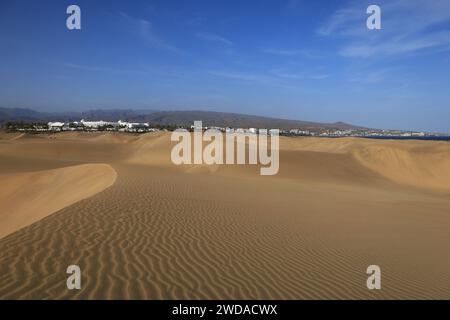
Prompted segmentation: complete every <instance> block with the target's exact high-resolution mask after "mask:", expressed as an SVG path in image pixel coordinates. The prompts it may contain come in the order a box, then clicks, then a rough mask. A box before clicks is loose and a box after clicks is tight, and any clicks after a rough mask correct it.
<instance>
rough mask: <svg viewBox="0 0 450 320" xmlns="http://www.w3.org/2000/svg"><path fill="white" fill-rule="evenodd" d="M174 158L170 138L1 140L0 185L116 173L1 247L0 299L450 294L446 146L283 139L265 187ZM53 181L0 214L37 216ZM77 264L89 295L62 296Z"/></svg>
mask: <svg viewBox="0 0 450 320" xmlns="http://www.w3.org/2000/svg"><path fill="white" fill-rule="evenodd" d="M170 149H171V143H170V135H169V134H167V133H154V134H146V135H142V136H133V135H121V134H90V133H84V134H80V133H77V134H73V133H69V134H57V135H53V136H27V135H3V136H1V138H0V179H2V180H0V182H2V188H4V186H5V185H8V184H10V183H11V181H12V180H8V179H13V180H14V177H16V178H18V179H19V177H23V176H26V177H29V176H33V175H35V174H36V173H37V172H38V173H41V174H43V175H45V173H47V174H48V173H49V172H52V173H53V174H55V172H65V171H66V170H69V171H70V170H73V169H74V168H78V169H80V168H83V166H84V165H88V166H89V168H91V169H92V168H95V166H100V167H101V168H103V169H105V170H107V172H110V173H111V171H108V170H113V171H114V174H116V175H117V177H115V176H114V178H115V180H114V184H112V185H111V186H109V185H108V184H106V185H102V187H100V188H97V189H96V190H94V191H95V192H94V191H92V192H87V191H88V190H84V191H86V192H87V193H86V195H85V196H83V197H81V198H80V199H74V200H73V201H72V202H68V203H66V204H64V203H63V208H60V210H58V211H57V212H55V213H52V214H50V213H51V212H53V211H54V210H47V211H46V214H44V215H43V216H39V215H38V216H39V219H40V220H39V221H36V222H34V223H32V224H31V225H28V226H25V227H23V228H21V229H19V230H17V231H15V232H13V233H11V234H9V235H6V236H4V237H3V238H1V239H0V298H3V299H5V298H13V299H15V298H20V299H60V298H63V299H72V298H74V299H89V298H96V299H134V298H136V299H309V298H314V299H330V298H332V299H335V298H337V299H346V298H351V299H355V298H368V299H372V298H374V299H380V298H388V299H395V298H424V299H428V298H444V299H449V298H450V272H449V270H450V258H449V256H448V254H447V253H448V250H449V244H450V229H449V225H450V162H449V159H450V144H448V143H446V142H432V141H380V140H375V141H372V140H365V139H314V138H281V153H280V172H279V174H278V175H277V176H273V177H263V176H260V175H259V168H258V167H257V166H222V167H220V166H215V167H205V166H186V167H184V166H182V167H176V166H174V165H172V164H171V162H170ZM80 165H81V167H80ZM91 166H94V167H91ZM100 167H99V168H100ZM106 168H108V169H106ZM85 169H86V168H85ZM100 171H101V170H100ZM80 172H81V171H80ZM96 172H97V171H96ZM65 173H66V176H67V177H69V176H71V175H69V174H67V172H65ZM77 174H78V172H77ZM80 174H81V176H80V178H82V179H85V180H84V183H87V185H90V183H92V184H95V182H94V181H96V182H97V183H98V181H99V180H101V179H94V180H91V181H89V179H88V178H87V177H89V176H91V175H84V174H83V173H80ZM97 174H98V172H97ZM105 176H108V177H109V178H111V177H112V176H111V175H109V174H105ZM3 177H8V179H3ZM60 177H64V174H60ZM71 177H72V179H73V176H71ZM103 178H104V176H103ZM19 180H20V179H19ZM76 180H77V179H76ZM44 181H45V180H44ZM57 181H59V183H61V185H59V184H58V185H57V187H56V188H53V191H52V190H51V189H52V187H51V186H52V185H53V184H49V186H48V188H46V187H43V188H32V190H31V191H29V193H28V195H27V196H23V197H22V199H19V197H20V194H18V193H17V192H15V193H14V195H11V196H8V197H3V198H0V199H1V203H0V207H2V208H8V206H14V205H15V204H16V205H17V203H19V202H22V203H25V204H26V205H27V206H28V207H27V208H30V209H27V210H25V211H24V212H25V213H27V212H28V213H27V214H29V215H30V214H31V215H34V214H35V211H34V209H32V208H33V204H34V201H36V200H33V199H37V198H39V196H38V195H39V192H41V191H39V190H40V189H42V192H45V193H46V194H47V195H52V193H51V192H56V193H55V195H54V196H49V197H48V198H46V199H45V201H44V202H43V203H45V204H46V205H47V206H51V205H53V204H54V202H57V201H60V200H61V197H60V196H58V192H63V191H67V190H61V189H65V188H66V186H65V185H64V183H65V182H64V179H57ZM70 181H72V182H73V180H70V179H67V185H68V186H70V185H71V183H69V182H70ZM35 183H38V182H35ZM83 186H86V184H83V183H80V184H79V185H78V186H77V189H76V190H78V191H79V192H80V191H81V190H83V189H84V188H83ZM53 187H54V185H53ZM72 187H74V188H75V186H73V185H72ZM67 188H68V187H67ZM105 188H106V189H105ZM101 190H103V191H101ZM30 194H31V195H32V196H33V197H34V198H33V197H31V196H30ZM58 209H59V208H58ZM30 211H32V213H30ZM4 214H5V210H4V209H2V213H0V217H2V216H3V215H4ZM47 214H50V215H47ZM41 218H42V219H41ZM8 219H11V217H9V218H8ZM9 221H11V220H9ZM12 221H14V220H12ZM31 222H33V221H30V223H31ZM27 224H28V223H27ZM27 224H26V225H27ZM2 227H3V222H2ZM19 227H20V226H19ZM71 264H77V265H79V266H80V267H81V270H82V290H79V291H69V290H67V288H66V279H67V278H66V277H67V275H66V268H67V266H69V265H71ZM370 264H377V265H379V266H380V267H381V269H382V290H380V291H369V290H368V289H367V288H366V279H367V275H366V274H365V271H366V268H367V266H368V265H370Z"/></svg>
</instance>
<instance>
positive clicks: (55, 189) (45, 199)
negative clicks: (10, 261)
mask: <svg viewBox="0 0 450 320" xmlns="http://www.w3.org/2000/svg"><path fill="white" fill-rule="evenodd" d="M115 179H116V172H115V171H114V169H112V168H111V166H109V165H106V164H85V165H78V166H71V167H66V168H59V169H51V170H44V171H35V172H25V173H10V174H0V181H1V182H2V183H1V184H0V203H1V204H2V211H1V212H0V238H3V237H5V236H6V235H8V234H10V233H13V232H14V231H17V230H19V229H21V228H23V227H26V226H28V225H30V224H32V223H34V222H36V221H39V220H41V219H42V218H44V217H46V216H48V215H49V214H52V213H54V212H56V211H58V210H60V209H62V208H65V207H68V206H70V205H71V204H74V203H75V202H77V201H80V200H82V199H86V198H89V197H90V196H92V195H94V194H96V193H98V192H100V191H102V190H104V189H106V188H107V187H109V186H111V185H112V184H113V183H114V181H115Z"/></svg>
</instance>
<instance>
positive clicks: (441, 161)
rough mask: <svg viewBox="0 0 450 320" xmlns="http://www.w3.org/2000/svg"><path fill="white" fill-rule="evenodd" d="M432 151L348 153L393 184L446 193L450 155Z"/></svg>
mask: <svg viewBox="0 0 450 320" xmlns="http://www.w3.org/2000/svg"><path fill="white" fill-rule="evenodd" d="M433 147H434V148H406V147H401V146H389V145H373V146H367V147H364V148H360V149H355V150H354V151H353V152H352V153H353V155H354V157H355V158H356V159H357V160H358V161H359V162H360V163H361V164H362V165H364V166H365V167H367V168H369V169H371V170H372V171H374V172H376V173H378V174H380V175H382V176H384V177H385V178H387V179H389V180H391V181H393V182H396V183H399V184H403V185H409V186H414V187H420V188H431V189H441V190H450V151H449V149H448V148H445V149H443V148H438V147H437V146H433Z"/></svg>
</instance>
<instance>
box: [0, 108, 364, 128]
mask: <svg viewBox="0 0 450 320" xmlns="http://www.w3.org/2000/svg"><path fill="white" fill-rule="evenodd" d="M80 119H85V120H104V121H118V120H124V121H134V122H149V123H150V124H152V125H177V126H190V125H192V124H193V122H194V121H197V120H201V121H202V122H203V125H204V126H219V127H235V128H239V127H240V128H252V127H254V128H267V129H271V128H277V129H283V130H287V129H301V130H312V129H335V130H358V129H366V128H364V127H361V126H357V125H352V124H348V123H344V122H335V123H320V122H310V121H302V120H288V119H278V118H269V117H263V116H256V115H248V114H238V113H227V112H215V111H158V110H134V109H97V110H88V111H80V112H72V111H71V112H40V111H35V110H32V109H25V108H3V107H0V124H3V123H6V122H8V121H23V122H47V121H75V120H80Z"/></svg>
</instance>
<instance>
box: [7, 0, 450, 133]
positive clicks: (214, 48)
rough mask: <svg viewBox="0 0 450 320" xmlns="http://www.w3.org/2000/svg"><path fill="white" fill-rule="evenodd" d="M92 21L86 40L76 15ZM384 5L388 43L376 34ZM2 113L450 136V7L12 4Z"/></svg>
mask: <svg viewBox="0 0 450 320" xmlns="http://www.w3.org/2000/svg"><path fill="white" fill-rule="evenodd" d="M70 4H77V5H79V6H80V8H81V12H82V22H81V26H82V29H81V30H75V31H69V30H68V29H67V28H66V18H67V16H68V15H67V14H66V8H67V6H68V5H70ZM369 4H377V5H379V6H380V7H381V12H382V30H368V29H367V27H366V19H367V17H368V15H367V14H366V8H367V6H368V5H369ZM0 43H1V47H0V48H1V49H0V106H4V107H28V108H33V109H36V110H42V111H47V110H48V111H66V110H75V109H76V110H85V109H93V108H132V109H158V110H194V109H195V110H215V111H224V112H240V113H248V114H257V115H265V116H273V117H281V118H290V119H301V120H311V121H322V122H335V121H345V122H350V123H354V124H359V125H365V126H369V127H376V128H399V129H414V130H429V131H443V132H450V121H449V119H450V1H448V0H433V1H427V0H391V1H373V0H372V1H361V0H358V1H325V0H317V1H306V0H285V1H283V0H274V1H250V0H247V1H242V0H241V1H235V0H227V1H225V0H223V1H219V0H216V1H214V0H209V1H196V0H191V1H187V0H184V1H183V0H179V1H174V0H164V1H151V0H150V1H143V0H142V1H140V0H133V1H100V0H89V1H82V0H73V1H63V0H58V1H45V0H42V1H22V0H14V1H9V0H2V1H1V2H0Z"/></svg>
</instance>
